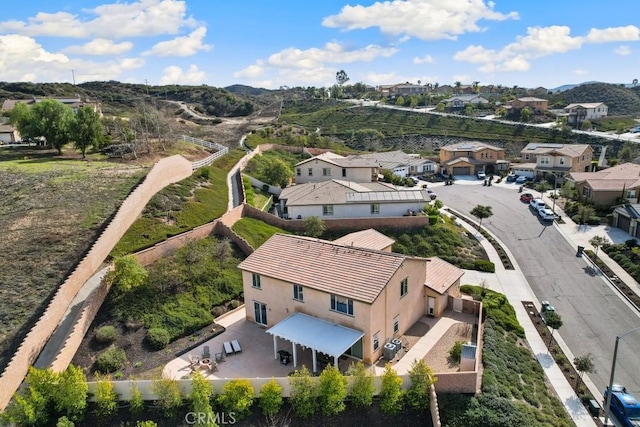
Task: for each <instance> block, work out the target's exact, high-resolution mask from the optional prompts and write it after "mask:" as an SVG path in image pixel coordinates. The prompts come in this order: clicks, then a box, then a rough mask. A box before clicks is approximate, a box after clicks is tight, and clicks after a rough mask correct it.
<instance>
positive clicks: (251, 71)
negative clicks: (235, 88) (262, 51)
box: [233, 60, 265, 79]
mask: <svg viewBox="0 0 640 427" xmlns="http://www.w3.org/2000/svg"><path fill="white" fill-rule="evenodd" d="M264 72H265V66H264V61H260V60H259V61H257V62H256V63H255V64H253V65H249V66H248V67H247V68H244V69H242V70H240V71H236V72H235V73H233V77H235V78H237V79H257V78H258V77H260V76H262V75H263V74H264Z"/></svg>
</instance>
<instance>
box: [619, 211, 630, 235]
mask: <svg viewBox="0 0 640 427" xmlns="http://www.w3.org/2000/svg"><path fill="white" fill-rule="evenodd" d="M630 226H631V221H630V220H629V218H627V217H626V216H622V215H618V228H619V229H620V230H624V231H626V232H627V233H628V232H629V227H630Z"/></svg>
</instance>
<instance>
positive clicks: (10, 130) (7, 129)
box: [0, 124, 20, 144]
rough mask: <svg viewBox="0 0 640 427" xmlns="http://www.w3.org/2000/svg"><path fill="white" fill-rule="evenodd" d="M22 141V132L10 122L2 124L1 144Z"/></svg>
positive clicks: (0, 126) (0, 125) (0, 129)
mask: <svg viewBox="0 0 640 427" xmlns="http://www.w3.org/2000/svg"><path fill="white" fill-rule="evenodd" d="M19 141H20V133H19V132H18V130H17V129H16V128H15V127H13V126H11V125H10V124H0V144H15V143H16V142H19Z"/></svg>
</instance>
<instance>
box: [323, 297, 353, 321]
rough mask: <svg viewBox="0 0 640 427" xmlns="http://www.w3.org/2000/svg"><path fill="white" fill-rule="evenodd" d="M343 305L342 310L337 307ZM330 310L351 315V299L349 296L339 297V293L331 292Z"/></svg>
mask: <svg viewBox="0 0 640 427" xmlns="http://www.w3.org/2000/svg"><path fill="white" fill-rule="evenodd" d="M340 306H344V311H343V310H341V309H340V308H339V307H340ZM329 307H330V308H331V311H335V312H336V313H342V314H345V315H347V316H353V312H354V310H353V300H352V299H351V298H346V297H341V296H340V295H335V294H331V305H330V306H329Z"/></svg>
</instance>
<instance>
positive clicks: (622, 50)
mask: <svg viewBox="0 0 640 427" xmlns="http://www.w3.org/2000/svg"><path fill="white" fill-rule="evenodd" d="M614 52H615V53H617V54H618V55H620V56H629V55H631V53H632V52H631V48H630V47H629V46H624V45H623V46H618V47H617V48H615V50H614Z"/></svg>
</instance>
